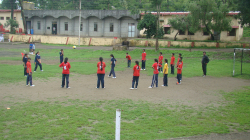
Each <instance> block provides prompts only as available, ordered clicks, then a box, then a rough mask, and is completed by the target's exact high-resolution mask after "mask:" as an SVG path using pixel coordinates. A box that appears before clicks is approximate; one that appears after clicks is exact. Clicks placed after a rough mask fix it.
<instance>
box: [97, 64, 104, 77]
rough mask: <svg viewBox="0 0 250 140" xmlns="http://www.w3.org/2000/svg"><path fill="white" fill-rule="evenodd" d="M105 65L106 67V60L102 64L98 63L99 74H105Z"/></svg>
mask: <svg viewBox="0 0 250 140" xmlns="http://www.w3.org/2000/svg"><path fill="white" fill-rule="evenodd" d="M105 67H106V64H105V62H102V64H101V62H98V63H97V74H105ZM101 69H102V70H101Z"/></svg>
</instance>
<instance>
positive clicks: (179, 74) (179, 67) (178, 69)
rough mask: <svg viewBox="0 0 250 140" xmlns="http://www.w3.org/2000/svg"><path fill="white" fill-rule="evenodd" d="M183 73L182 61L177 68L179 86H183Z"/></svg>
mask: <svg viewBox="0 0 250 140" xmlns="http://www.w3.org/2000/svg"><path fill="white" fill-rule="evenodd" d="M181 73H182V61H181V60H179V64H178V67H177V80H178V81H177V83H176V84H177V85H179V84H181Z"/></svg>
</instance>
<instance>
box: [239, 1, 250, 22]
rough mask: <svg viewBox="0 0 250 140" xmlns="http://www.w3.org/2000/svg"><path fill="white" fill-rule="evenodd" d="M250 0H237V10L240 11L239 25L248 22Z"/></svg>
mask: <svg viewBox="0 0 250 140" xmlns="http://www.w3.org/2000/svg"><path fill="white" fill-rule="evenodd" d="M249 7H250V1H249V0H239V2H238V10H239V11H240V14H239V18H240V20H241V25H242V26H244V25H248V26H249V24H250V9H249Z"/></svg>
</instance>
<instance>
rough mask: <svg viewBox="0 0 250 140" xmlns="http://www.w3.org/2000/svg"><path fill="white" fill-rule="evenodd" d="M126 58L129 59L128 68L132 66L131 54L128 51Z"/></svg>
mask: <svg viewBox="0 0 250 140" xmlns="http://www.w3.org/2000/svg"><path fill="white" fill-rule="evenodd" d="M126 58H127V59H128V68H130V65H131V56H130V55H129V54H128V53H126Z"/></svg>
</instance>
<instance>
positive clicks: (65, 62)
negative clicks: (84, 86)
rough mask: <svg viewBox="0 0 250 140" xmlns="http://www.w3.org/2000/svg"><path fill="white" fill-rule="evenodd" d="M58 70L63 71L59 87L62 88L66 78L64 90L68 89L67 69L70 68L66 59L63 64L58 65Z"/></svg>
mask: <svg viewBox="0 0 250 140" xmlns="http://www.w3.org/2000/svg"><path fill="white" fill-rule="evenodd" d="M59 67H60V68H62V69H63V71H62V85H61V87H62V88H64V86H65V78H66V88H67V89H68V88H70V87H69V69H70V68H71V66H70V63H69V62H68V58H67V57H66V58H65V59H64V62H62V63H61V64H60V65H59Z"/></svg>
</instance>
